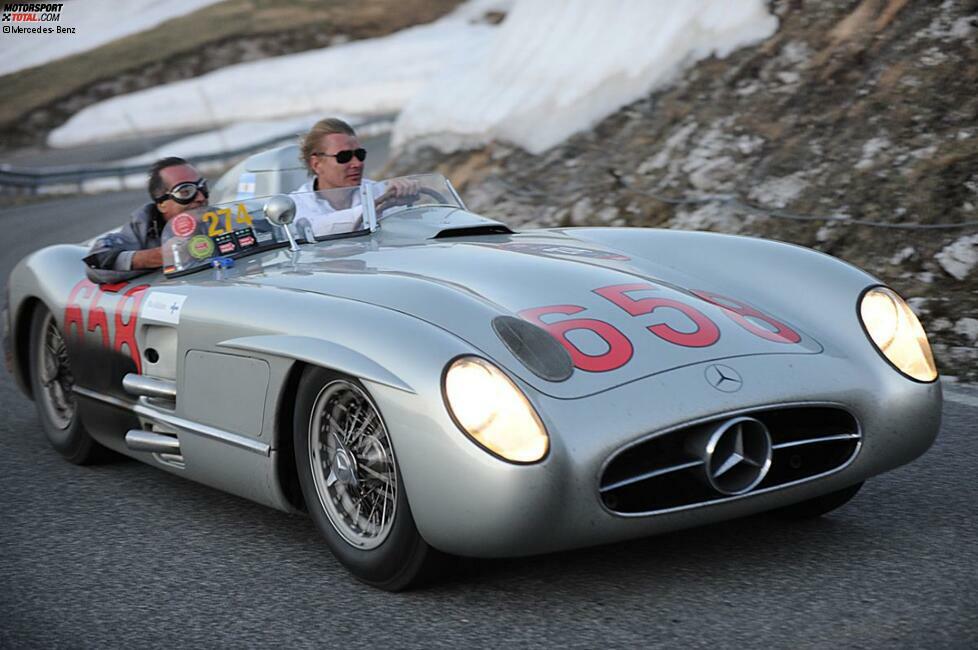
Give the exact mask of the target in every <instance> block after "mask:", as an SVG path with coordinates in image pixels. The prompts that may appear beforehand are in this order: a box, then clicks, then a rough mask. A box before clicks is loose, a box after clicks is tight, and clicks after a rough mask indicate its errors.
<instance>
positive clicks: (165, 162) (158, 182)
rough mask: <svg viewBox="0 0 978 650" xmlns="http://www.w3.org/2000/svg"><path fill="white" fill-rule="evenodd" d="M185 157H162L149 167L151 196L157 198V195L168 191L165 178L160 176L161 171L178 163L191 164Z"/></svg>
mask: <svg viewBox="0 0 978 650" xmlns="http://www.w3.org/2000/svg"><path fill="white" fill-rule="evenodd" d="M189 164H190V163H188V162H187V161H186V160H184V159H183V158H178V157H177V156H169V157H167V158H160V159H159V160H157V161H156V162H155V163H153V166H152V167H150V168H149V198H151V199H153V200H154V201H155V200H156V197H158V196H160V195H162V194H165V193H166V189H167V188H166V185H165V184H164V183H163V179H162V178H160V172H161V171H163V170H164V169H166V168H167V167H176V166H177V165H189Z"/></svg>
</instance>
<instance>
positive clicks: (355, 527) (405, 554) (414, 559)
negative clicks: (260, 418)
mask: <svg viewBox="0 0 978 650" xmlns="http://www.w3.org/2000/svg"><path fill="white" fill-rule="evenodd" d="M371 411H372V413H373V415H370V412H371ZM363 422H366V423H367V424H366V425H363V426H361V423H363ZM357 430H359V434H358V433H356V431H357ZM336 432H339V434H337V433H336ZM346 433H349V434H350V437H349V438H346V435H345V434H346ZM293 435H294V440H293V442H294V448H295V461H296V468H297V469H298V475H299V484H300V486H301V487H302V494H303V497H304V498H305V502H306V507H307V509H308V510H309V515H310V516H311V517H312V519H313V522H315V524H316V527H317V528H318V529H319V532H320V533H321V534H322V535H323V537H324V538H325V539H326V543H327V544H328V545H329V548H330V550H331V551H332V552H333V555H335V556H336V558H337V559H338V560H339V561H340V562H341V563H342V564H343V565H344V566H345V567H346V568H347V569H348V570H349V571H350V572H351V573H352V574H353V575H354V576H356V577H357V578H358V579H359V580H361V581H363V582H365V583H367V584H369V585H372V586H374V587H378V588H380V589H385V590H387V591H400V590H402V589H406V588H408V587H410V586H415V585H417V584H419V583H421V582H423V581H424V580H426V579H428V578H430V577H432V576H433V575H434V574H435V572H436V571H437V569H438V567H439V566H440V564H441V561H442V559H443V556H442V554H441V553H439V552H438V551H436V550H435V549H433V548H431V547H430V546H428V544H427V543H426V542H425V541H424V540H423V539H422V538H421V535H420V534H419V533H418V529H417V527H416V526H415V524H414V518H413V517H412V515H411V508H410V506H409V505H408V500H407V495H406V494H405V490H404V489H403V480H402V479H401V472H400V469H399V468H398V466H397V461H396V459H395V458H394V455H393V447H392V446H391V444H390V438H389V436H388V433H387V427H386V425H385V424H384V422H383V418H382V417H381V414H380V411H379V410H378V409H377V407H376V405H375V404H374V403H373V400H372V399H371V398H370V396H369V394H368V393H367V391H366V390H365V389H364V387H363V386H362V385H361V384H360V383H359V382H358V381H356V380H355V379H352V378H350V377H346V376H343V375H340V374H337V373H335V372H331V371H328V370H325V369H322V368H316V367H308V368H306V369H305V371H303V374H302V379H301V380H300V385H299V393H298V396H297V400H296V409H295V419H294V423H293ZM341 436H342V437H344V438H345V439H344V440H341V439H340V438H341ZM323 438H325V440H326V441H325V442H322V440H323ZM320 454H321V455H320ZM351 460H352V461H353V462H351ZM381 477H383V480H381ZM331 480H332V483H330V481H331ZM378 503H380V504H382V505H381V508H382V510H381V512H379V513H378V512H377V506H378ZM364 504H367V505H366V506H365V505H364ZM390 504H393V506H394V507H393V512H392V514H391V516H390V519H389V520H388V519H386V518H385V516H386V514H387V512H388V511H387V509H386V507H389V505H390ZM354 505H356V506H358V507H357V509H356V511H355V514H354V513H352V512H351V511H352V509H353V508H352V506H354ZM361 506H362V507H361ZM368 506H370V507H371V510H370V513H369V515H368V516H367V517H366V518H363V517H362V516H361V512H362V511H363V510H365V509H366V507H368ZM375 514H376V519H377V521H375Z"/></svg>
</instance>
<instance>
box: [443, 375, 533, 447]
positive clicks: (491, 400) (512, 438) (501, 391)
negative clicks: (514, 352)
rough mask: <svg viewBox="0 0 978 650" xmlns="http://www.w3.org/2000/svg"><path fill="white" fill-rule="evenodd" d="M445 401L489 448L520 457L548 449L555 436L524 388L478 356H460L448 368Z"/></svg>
mask: <svg viewBox="0 0 978 650" xmlns="http://www.w3.org/2000/svg"><path fill="white" fill-rule="evenodd" d="M445 401H446V402H447V404H448V410H449V412H451V414H452V415H453V416H454V418H455V421H456V422H457V423H458V425H459V426H460V427H461V428H462V430H463V431H464V432H465V433H467V434H468V435H469V436H471V437H472V439H473V440H475V441H476V442H478V443H479V444H480V445H482V446H483V447H485V448H486V449H488V450H489V451H491V452H493V453H494V454H497V455H498V456H501V457H502V458H505V459H506V460H510V461H514V462H517V463H533V462H536V461H538V460H540V459H541V458H543V457H544V456H546V455H547V450H548V449H549V447H550V441H549V438H548V437H547V431H546V429H544V427H543V423H542V422H540V418H539V417H538V416H537V413H536V411H534V410H533V407H532V406H531V405H530V402H529V400H527V399H526V396H525V395H524V394H523V392H522V391H521V390H520V389H519V388H518V387H517V386H516V384H514V383H513V382H512V380H510V378H509V377H507V376H506V374H505V373H504V372H503V371H501V370H500V369H499V368H497V367H496V366H494V365H493V364H491V363H489V362H488V361H486V360H484V359H480V358H478V357H461V358H459V359H456V360H455V361H454V362H452V364H451V365H450V366H449V368H448V371H447V372H445Z"/></svg>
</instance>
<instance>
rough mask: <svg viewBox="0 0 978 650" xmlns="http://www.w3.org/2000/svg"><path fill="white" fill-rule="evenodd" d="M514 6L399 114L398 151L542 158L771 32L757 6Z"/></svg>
mask: <svg viewBox="0 0 978 650" xmlns="http://www.w3.org/2000/svg"><path fill="white" fill-rule="evenodd" d="M555 6H556V5H555V4H554V3H552V2H548V1H547V0H521V1H520V2H519V3H518V4H517V5H516V6H515V7H514V8H513V10H512V11H511V12H510V14H509V15H508V16H507V17H506V20H505V21H504V22H503V24H502V26H501V28H500V29H499V30H497V32H496V33H495V34H494V35H493V40H492V43H491V44H490V45H489V47H485V48H482V51H481V54H480V56H478V57H476V58H475V59H474V60H471V61H468V62H466V65H464V66H452V67H451V68H449V69H447V70H445V72H444V73H443V74H442V75H441V76H440V77H438V78H436V79H434V80H433V81H432V83H431V84H430V86H429V87H428V88H427V89H426V90H427V91H426V92H421V93H418V94H417V95H415V96H414V98H413V99H412V100H411V101H410V102H409V103H408V104H407V105H406V106H405V108H404V110H403V112H402V113H401V115H400V117H399V118H398V120H397V122H396V123H395V126H394V137H393V141H392V144H393V146H394V147H403V146H404V145H405V144H407V143H412V142H424V143H426V144H432V145H434V146H437V147H439V148H441V149H442V150H446V151H448V150H453V149H457V148H460V147H466V146H478V145H480V144H483V143H485V142H488V141H490V140H495V139H502V140H508V141H511V142H515V143H517V144H519V145H521V146H522V147H524V148H525V149H527V150H529V151H531V152H534V153H539V152H541V151H543V150H545V149H547V148H549V147H552V146H553V145H555V144H557V143H559V142H561V141H562V140H564V139H565V138H567V137H568V136H569V135H571V134H573V133H574V132H577V131H580V130H583V129H586V128H588V127H590V126H592V125H594V124H595V123H597V122H598V121H599V120H601V119H602V118H604V117H606V116H607V115H610V114H611V113H613V112H614V111H616V110H617V109H619V108H621V107H622V106H624V105H626V104H628V103H630V102H632V101H635V100H636V99H638V98H640V97H643V96H646V95H647V94H649V93H650V92H651V91H653V90H654V89H656V88H658V87H661V86H662V85H664V84H666V83H668V82H669V81H670V80H671V79H672V78H674V77H675V76H676V75H677V74H679V73H680V72H681V71H682V70H683V69H684V68H686V67H688V66H689V65H691V64H693V63H695V62H696V61H698V60H700V59H703V58H705V57H708V56H710V55H714V54H715V55H716V56H719V57H724V56H726V55H727V54H729V53H730V52H731V51H733V50H734V49H736V48H738V47H741V46H744V45H748V44H751V43H756V42H758V41H760V40H763V39H765V38H767V37H768V36H770V35H771V34H773V33H774V32H775V31H776V29H777V18H775V17H774V16H772V15H771V14H769V13H768V12H767V9H766V3H765V2H764V1H763V0H738V1H736V2H731V1H730V0H697V1H686V2H674V1H672V0H606V1H602V2H594V1H593V0H565V1H564V2H562V3H560V9H559V10H555Z"/></svg>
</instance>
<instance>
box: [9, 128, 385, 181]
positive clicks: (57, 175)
mask: <svg viewBox="0 0 978 650" xmlns="http://www.w3.org/2000/svg"><path fill="white" fill-rule="evenodd" d="M394 117H395V115H392V114H385V115H378V116H373V117H369V118H367V119H366V120H364V121H363V122H359V123H355V124H356V128H357V130H358V131H360V132H361V135H367V136H368V137H369V134H370V132H371V130H376V129H382V130H389V129H390V125H391V124H392V120H393V119H394ZM294 141H295V136H291V135H290V136H284V137H283V136H281V135H279V136H276V137H274V138H268V139H267V140H264V141H262V142H256V143H253V144H250V145H247V146H244V147H239V148H237V149H224V150H222V151H218V152H215V153H210V154H201V155H196V156H185V157H186V158H187V159H189V160H190V161H191V162H192V163H194V164H195V165H201V164H204V165H206V164H208V163H222V164H229V163H231V162H236V161H237V160H239V159H241V158H243V157H245V156H248V155H250V154H252V153H256V152H258V151H261V150H263V149H268V148H269V147H274V146H278V145H281V144H288V143H290V142H294ZM150 164H151V163H138V164H132V165H120V164H118V163H92V164H90V165H84V166H83V165H65V166H61V167H48V168H45V169H35V170H31V169H15V168H13V167H12V166H10V165H0V192H3V191H4V190H8V189H13V190H14V191H18V190H25V189H26V190H28V191H29V193H31V194H36V193H37V192H38V190H39V189H40V188H42V187H45V186H56V185H77V186H78V188H79V189H81V187H82V183H84V182H85V181H91V180H97V179H100V178H118V179H120V180H122V179H124V178H125V177H127V176H132V175H134V174H140V175H142V174H145V173H146V170H147V169H149V166H150Z"/></svg>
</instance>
